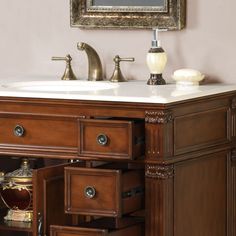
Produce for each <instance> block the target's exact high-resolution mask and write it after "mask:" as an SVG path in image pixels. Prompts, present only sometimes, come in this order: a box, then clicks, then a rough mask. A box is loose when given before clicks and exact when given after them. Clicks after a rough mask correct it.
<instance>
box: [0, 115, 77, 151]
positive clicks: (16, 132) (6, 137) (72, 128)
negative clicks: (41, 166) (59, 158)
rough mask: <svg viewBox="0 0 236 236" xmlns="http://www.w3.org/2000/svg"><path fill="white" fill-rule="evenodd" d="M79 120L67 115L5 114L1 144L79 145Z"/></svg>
mask: <svg viewBox="0 0 236 236" xmlns="http://www.w3.org/2000/svg"><path fill="white" fill-rule="evenodd" d="M77 142H78V133H77V120H76V119H71V118H67V117H54V116H40V115H17V114H16V115H12V114H9V115H8V114H4V115H1V117H0V145H1V146H7V145H8V146H12V147H18V148H20V147H21V148H22V147H24V146H25V147H30V146H31V148H32V147H34V148H36V147H40V146H41V147H42V146H44V147H46V148H50V147H58V148H62V147H68V148H71V147H74V148H76V147H77Z"/></svg>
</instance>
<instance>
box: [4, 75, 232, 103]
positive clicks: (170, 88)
mask: <svg viewBox="0 0 236 236" xmlns="http://www.w3.org/2000/svg"><path fill="white" fill-rule="evenodd" d="M27 81H38V82H35V83H36V85H37V86H36V87H27V86H22V85H23V84H22V83H23V82H27ZM43 81H49V82H52V85H53V87H52V90H54V91H52V90H51V89H50V86H49V87H48V89H46V90H45V87H44V88H43V90H44V91H43V90H41V86H40V85H41V83H42V85H44V82H43ZM54 81H55V82H54ZM56 81H59V85H60V86H59V88H56V87H55V86H54V84H53V83H57V82H56ZM15 82H20V83H15ZM83 82H85V83H86V81H81V80H78V81H60V79H58V78H52V77H40V78H39V77H28V78H27V77H17V78H2V79H1V78H0V96H1V97H3V96H6V97H24V98H54V99H73V100H91V101H95V100H96V101H117V102H138V103H152V104H167V103H173V102H179V101H184V100H188V99H193V98H197V97H204V96H208V95H213V94H220V93H225V92H229V91H234V90H236V84H235V85H234V84H231V85H230V84H209V85H200V86H192V87H177V86H176V85H175V84H167V85H161V86H150V85H147V84H146V81H138V80H136V81H129V82H123V83H111V82H108V81H101V82H91V83H88V82H87V84H88V85H87V84H86V86H87V87H88V86H89V88H88V89H82V90H81V91H79V90H80V87H81V85H83V84H81V83H83ZM12 83H13V84H12ZM64 85H65V86H64ZM67 85H69V86H67ZM77 86H78V87H77ZM94 86H96V88H98V89H95V90H94ZM110 86H111V87H112V88H109V87H110ZM107 87H108V88H107ZM55 88H56V89H55ZM72 88H73V89H72ZM77 88H78V89H77Z"/></svg>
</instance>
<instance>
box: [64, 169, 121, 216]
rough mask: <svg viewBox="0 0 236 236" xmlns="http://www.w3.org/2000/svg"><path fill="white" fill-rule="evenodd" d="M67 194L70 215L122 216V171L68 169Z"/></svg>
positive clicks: (66, 179) (67, 207) (67, 208)
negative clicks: (120, 200)
mask: <svg viewBox="0 0 236 236" xmlns="http://www.w3.org/2000/svg"><path fill="white" fill-rule="evenodd" d="M65 193H66V194H65V205H66V212H68V213H79V214H88V215H89V214H90V215H104V216H117V215H120V202H119V199H120V197H119V196H120V194H119V193H120V171H117V170H100V169H87V168H66V169H65Z"/></svg>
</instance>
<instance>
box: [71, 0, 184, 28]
mask: <svg viewBox="0 0 236 236" xmlns="http://www.w3.org/2000/svg"><path fill="white" fill-rule="evenodd" d="M70 4H71V5H70V9H71V26H72V27H79V28H119V29H120V28H126V29H138V28H139V29H147V28H156V27H158V28H160V29H168V30H180V29H182V28H184V27H185V21H186V0H148V1H147V0H146V1H142V0H135V1H123V0H119V1H108V0H70Z"/></svg>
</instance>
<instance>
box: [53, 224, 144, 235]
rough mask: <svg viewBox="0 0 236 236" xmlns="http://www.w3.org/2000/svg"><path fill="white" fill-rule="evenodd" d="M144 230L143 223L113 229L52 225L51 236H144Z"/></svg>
mask: <svg viewBox="0 0 236 236" xmlns="http://www.w3.org/2000/svg"><path fill="white" fill-rule="evenodd" d="M143 231H144V230H143V227H142V224H140V225H134V226H130V227H127V228H123V229H119V230H113V231H109V230H107V229H95V228H83V227H70V226H57V225H52V226H51V227H50V236H128V235H130V236H131V235H132V236H142V235H144V234H143Z"/></svg>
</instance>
